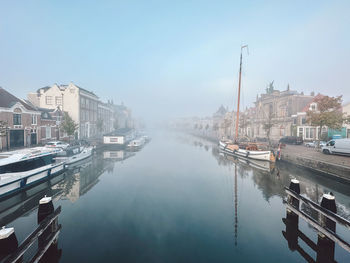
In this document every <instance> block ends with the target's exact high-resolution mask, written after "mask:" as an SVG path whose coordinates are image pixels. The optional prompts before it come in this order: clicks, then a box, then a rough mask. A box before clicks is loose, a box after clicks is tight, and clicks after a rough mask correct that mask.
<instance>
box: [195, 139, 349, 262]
mask: <svg viewBox="0 0 350 263" xmlns="http://www.w3.org/2000/svg"><path fill="white" fill-rule="evenodd" d="M193 145H194V146H196V147H202V146H203V142H194V143H193ZM205 147H209V146H208V145H205ZM211 153H212V155H213V156H214V157H215V159H216V160H217V163H218V164H219V165H220V166H232V165H233V166H234V173H235V174H234V175H235V177H234V210H235V224H234V228H235V245H237V233H238V214H237V212H238V211H237V192H238V189H237V171H238V173H239V175H240V176H241V177H242V178H246V177H248V176H251V178H252V180H253V181H254V183H255V185H256V186H257V188H258V189H260V190H261V192H262V194H263V196H264V198H265V200H266V201H269V199H271V198H272V197H273V196H279V197H281V198H282V199H285V198H286V196H287V195H286V193H285V190H284V187H285V186H288V185H289V183H290V180H291V179H293V178H297V179H298V180H299V181H300V186H301V191H302V193H303V194H304V193H305V195H306V196H307V197H308V198H309V199H311V200H313V201H315V202H316V203H319V201H320V198H321V197H322V195H323V194H324V193H329V192H333V193H334V195H335V196H336V199H337V210H338V214H339V215H341V216H342V217H345V218H347V219H350V213H349V211H350V210H349V208H350V203H349V196H350V188H349V187H348V185H346V184H343V183H339V182H337V181H335V180H332V179H329V178H325V177H323V176H322V175H318V174H315V173H312V172H309V171H305V170H303V169H300V168H297V167H293V166H290V165H287V164H285V163H278V164H277V166H276V167H274V166H269V165H265V164H264V163H261V164H260V163H254V162H251V161H250V160H249V161H248V160H241V159H240V158H236V157H232V156H228V155H226V154H224V153H222V152H220V150H219V149H218V147H216V146H215V145H211ZM265 163H266V164H268V163H267V162H265ZM294 201H295V200H294ZM297 203H298V204H297V206H298V207H299V201H298V202H297ZM294 205H296V204H294ZM301 209H303V211H305V212H306V213H307V214H309V215H310V217H311V218H314V220H315V221H316V222H317V221H319V220H321V222H323V221H324V222H328V224H325V227H327V229H328V230H330V231H332V232H333V233H335V230H336V229H335V223H334V222H333V221H331V220H329V219H322V218H323V217H322V216H321V217H320V215H319V213H318V212H317V211H315V210H313V209H311V208H310V207H309V206H306V205H305V204H304V203H302V205H301ZM320 218H321V219H320ZM325 220H326V221H325ZM282 221H283V223H284V225H285V230H283V231H282V234H283V237H284V238H285V239H286V240H287V242H288V248H289V249H290V250H291V251H297V252H298V253H299V254H300V255H301V256H302V257H303V259H304V260H306V261H307V262H335V242H334V241H332V240H331V239H329V238H327V237H326V236H324V235H323V234H321V233H318V234H317V242H314V241H313V240H312V238H310V237H308V233H307V234H306V233H304V232H302V231H301V230H300V229H299V216H298V215H297V214H295V213H293V212H291V211H290V210H288V209H287V213H286V217H285V218H283V219H282ZM330 221H331V222H332V224H330V223H329V222H330ZM321 224H322V223H321ZM308 227H309V228H311V229H314V228H313V227H312V226H311V225H309V226H308ZM308 232H309V231H308ZM341 232H342V234H347V235H348V230H346V229H345V230H344V229H343V231H341ZM312 233H314V231H312ZM316 233H317V232H316ZM299 239H300V240H302V241H303V242H304V243H305V244H306V245H307V246H308V249H305V248H303V247H302V246H300V244H299V243H298V240H299ZM310 249H311V250H313V251H314V252H315V253H316V257H315V259H314V258H313V256H312V255H310V252H309V251H310ZM345 253H346V252H345Z"/></svg>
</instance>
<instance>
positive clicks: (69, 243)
mask: <svg viewBox="0 0 350 263" xmlns="http://www.w3.org/2000/svg"><path fill="white" fill-rule="evenodd" d="M151 137H152V141H151V142H150V143H149V144H147V145H146V146H145V147H144V148H143V149H142V150H141V151H139V152H134V153H130V152H122V151H118V152H117V151H113V152H110V151H105V152H103V153H99V154H98V155H96V156H94V157H93V158H92V160H90V161H88V162H86V163H85V164H84V165H83V166H82V167H81V168H80V170H79V169H76V170H75V171H71V172H68V173H67V174H65V175H62V176H59V177H57V178H56V182H52V183H51V184H52V185H51V186H48V184H47V183H44V184H41V185H40V186H37V187H36V188H34V189H32V190H30V191H32V193H30V192H29V190H27V193H22V194H21V195H18V196H17V198H22V201H23V204H22V205H21V206H19V207H13V208H11V209H7V210H6V208H5V205H6V204H5V203H2V208H1V210H0V212H1V215H2V217H1V220H2V222H1V223H2V224H6V225H11V226H14V227H15V229H16V234H17V238H18V239H19V240H22V239H23V238H24V237H25V236H26V235H28V234H29V233H30V232H31V231H32V230H33V229H34V228H35V227H36V213H37V201H38V200H39V197H42V195H43V194H44V193H46V194H48V195H52V196H53V198H54V206H55V207H57V206H59V205H61V206H62V213H61V215H60V216H59V223H60V224H61V225H62V231H61V233H60V236H59V239H58V251H57V253H56V254H53V255H52V259H56V260H59V261H60V262H97V261H100V262H304V261H305V260H304V259H303V258H302V257H301V255H300V254H299V253H298V252H297V251H291V250H290V249H289V248H288V242H287V240H286V239H285V237H284V235H283V233H282V231H285V229H286V226H285V224H284V223H283V220H282V219H283V218H285V217H286V207H285V205H284V204H283V201H282V199H283V198H286V194H285V191H284V187H285V186H288V185H289V182H290V180H291V179H292V178H297V179H299V180H300V185H301V193H302V194H303V195H306V196H308V197H309V198H311V199H312V200H314V201H319V200H320V198H321V196H322V194H323V193H326V192H329V191H331V192H333V194H334V195H335V197H336V200H337V203H338V213H339V214H340V215H342V216H343V217H345V218H347V219H350V187H349V185H346V184H343V183H338V182H336V181H334V180H331V179H327V178H324V176H322V175H317V174H315V173H311V172H307V171H304V170H301V169H298V168H296V167H292V166H287V165H283V164H278V165H277V167H276V168H275V169H272V172H267V171H264V169H259V168H256V167H252V166H251V165H249V164H246V163H244V162H242V161H239V160H235V159H233V158H230V157H227V156H224V155H222V154H220V152H219V150H218V147H217V145H215V144H214V143H211V142H208V141H204V140H201V139H198V138H196V137H192V136H190V135H186V134H181V133H172V132H164V131H163V132H160V131H158V132H156V133H154V134H152V133H151ZM34 191H37V194H35V193H34ZM29 196H31V197H30V199H28V197H29ZM36 196H37V197H36ZM25 200H27V201H26V202H24V201H25ZM28 200H31V201H28ZM299 229H300V230H301V231H302V232H303V233H304V234H305V235H306V236H308V237H309V238H310V239H311V240H313V241H314V242H315V243H317V232H316V231H315V230H313V229H312V228H311V227H310V226H309V225H308V224H307V223H305V222H304V221H302V220H300V222H299ZM337 233H339V235H341V234H343V237H344V239H345V240H346V241H348V242H349V241H350V237H349V231H347V232H346V231H345V230H344V229H342V228H341V227H337ZM346 235H348V236H346ZM299 245H300V246H301V247H302V248H303V249H304V250H305V251H306V252H307V253H308V254H310V255H312V256H313V257H314V258H315V255H316V254H315V252H314V251H312V250H311V249H310V248H308V247H307V246H306V245H305V244H304V243H303V242H300V241H299ZM335 259H336V261H338V262H350V255H349V254H348V253H347V252H346V251H345V250H343V249H342V248H341V247H339V246H338V245H336V249H335Z"/></svg>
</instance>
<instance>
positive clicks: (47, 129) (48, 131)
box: [45, 126, 51, 139]
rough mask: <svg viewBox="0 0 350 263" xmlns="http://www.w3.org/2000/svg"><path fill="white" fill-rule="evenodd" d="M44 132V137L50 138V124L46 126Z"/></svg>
mask: <svg viewBox="0 0 350 263" xmlns="http://www.w3.org/2000/svg"><path fill="white" fill-rule="evenodd" d="M45 134H46V137H45V138H46V139H48V138H51V127H50V126H47V127H46V132H45Z"/></svg>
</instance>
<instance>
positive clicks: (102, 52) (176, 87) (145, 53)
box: [0, 0, 350, 119]
mask: <svg viewBox="0 0 350 263" xmlns="http://www.w3.org/2000/svg"><path fill="white" fill-rule="evenodd" d="M87 2H89V3H87ZM349 13H350V1H289V4H287V1H240V2H238V1H167V3H166V1H120V2H117V1H62V0H61V1H47V0H45V1H1V2H0V40H1V41H0V86H2V87H3V88H5V89H7V90H9V91H10V92H11V93H13V94H14V95H16V96H18V97H22V98H25V97H26V94H27V93H28V92H31V91H35V90H37V89H38V88H41V87H44V86H47V85H52V84H54V83H58V84H67V83H69V82H70V81H73V82H74V83H75V84H77V85H79V86H81V87H83V88H86V89H88V90H92V91H94V92H95V93H96V94H97V95H98V96H99V97H100V98H101V99H102V100H105V101H106V100H107V99H113V100H114V102H118V103H120V102H121V101H123V102H124V103H125V104H126V105H128V106H130V107H131V108H132V110H133V112H134V114H135V115H136V116H140V117H144V118H146V119H150V118H153V117H154V118H164V117H167V116H171V117H175V116H193V115H211V114H212V113H213V112H214V111H215V110H216V109H217V108H218V106H220V105H221V104H224V105H225V106H229V107H233V106H235V104H236V103H234V102H233V101H234V100H235V99H236V93H237V83H238V70H239V52H240V45H241V44H248V45H249V56H247V54H246V53H244V62H243V63H244V70H243V94H242V103H243V107H245V106H250V105H252V102H253V101H254V100H255V98H256V94H258V93H259V94H260V93H263V92H264V91H265V88H266V86H267V84H268V83H269V82H270V81H272V80H274V81H275V88H277V89H286V87H287V84H288V83H289V84H290V87H291V89H296V90H298V91H304V92H305V93H310V92H311V91H315V92H321V93H323V94H327V95H330V96H335V95H344V100H345V101H349V102H350V15H349Z"/></svg>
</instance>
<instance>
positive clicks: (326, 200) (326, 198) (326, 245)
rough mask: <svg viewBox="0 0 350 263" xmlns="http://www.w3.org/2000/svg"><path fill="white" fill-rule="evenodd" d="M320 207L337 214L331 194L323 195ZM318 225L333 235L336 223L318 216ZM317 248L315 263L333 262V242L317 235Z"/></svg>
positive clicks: (320, 215) (319, 234) (325, 217)
mask: <svg viewBox="0 0 350 263" xmlns="http://www.w3.org/2000/svg"><path fill="white" fill-rule="evenodd" d="M321 207H323V208H325V209H327V210H329V211H331V212H333V213H337V206H336V204H335V197H334V195H333V194H332V193H329V194H323V196H322V200H321ZM319 223H320V225H321V226H322V227H323V228H326V229H328V230H330V231H332V232H334V233H335V230H336V223H335V222H334V221H333V220H331V219H329V218H328V217H327V216H325V215H323V214H319ZM317 248H318V249H317V257H316V261H317V262H320V263H323V262H334V248H335V243H334V241H332V240H330V239H329V238H327V237H326V236H325V235H323V234H322V233H318V239H317Z"/></svg>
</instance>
